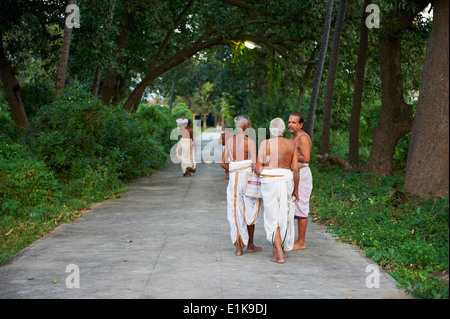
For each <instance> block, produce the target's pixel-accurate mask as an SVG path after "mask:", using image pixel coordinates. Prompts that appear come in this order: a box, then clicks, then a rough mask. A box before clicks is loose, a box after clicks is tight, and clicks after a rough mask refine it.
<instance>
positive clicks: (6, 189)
mask: <svg viewBox="0 0 450 319" xmlns="http://www.w3.org/2000/svg"><path fill="white" fill-rule="evenodd" d="M0 185H2V187H1V188H0V215H1V216H7V215H10V216H16V217H31V218H32V219H43V218H47V215H51V214H52V213H55V212H54V211H52V209H50V208H49V207H52V206H53V205H56V204H58V203H59V200H60V198H61V191H60V186H59V184H58V181H57V180H56V178H55V177H54V175H53V173H52V172H51V171H50V170H49V169H48V168H47V167H46V165H45V163H44V162H42V161H39V160H38V159H37V158H35V157H34V156H33V155H31V153H30V152H29V151H28V150H27V147H26V146H23V145H20V144H14V143H13V144H10V143H8V142H6V141H5V140H2V139H0Z"/></svg>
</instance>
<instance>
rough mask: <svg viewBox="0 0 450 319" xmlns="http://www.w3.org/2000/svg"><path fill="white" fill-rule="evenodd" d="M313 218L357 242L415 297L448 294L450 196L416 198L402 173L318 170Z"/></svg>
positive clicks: (440, 296)
mask: <svg viewBox="0 0 450 319" xmlns="http://www.w3.org/2000/svg"><path fill="white" fill-rule="evenodd" d="M313 175H314V184H315V190H314V192H313V195H314V198H313V200H312V202H311V204H312V215H311V216H312V218H313V220H314V221H317V222H320V223H324V224H326V225H327V226H329V229H330V230H331V231H333V232H334V233H335V234H337V235H338V236H339V238H340V240H341V241H343V242H347V243H352V244H356V245H358V246H359V247H360V248H361V249H362V250H363V251H364V252H365V253H366V255H367V257H369V258H371V259H373V260H374V261H375V262H377V263H378V264H379V265H380V266H381V267H383V268H384V269H385V270H386V271H387V272H388V273H389V274H390V275H391V276H392V277H394V278H395V279H396V280H397V281H398V282H399V283H400V284H401V286H402V287H404V288H405V289H406V290H407V292H409V293H411V294H412V295H413V296H415V297H416V298H437V299H439V298H448V296H449V295H448V280H447V281H444V280H439V276H440V275H442V274H443V273H448V268H449V228H448V226H449V200H448V198H446V199H436V200H433V199H427V200H424V199H417V198H415V197H412V196H410V195H408V194H406V193H404V192H402V190H401V189H400V188H399V187H400V185H402V184H403V180H402V178H400V177H396V176H393V177H390V178H378V177H375V176H371V175H365V174H345V175H343V174H342V171H341V170H340V169H331V170H325V169H322V168H318V169H316V171H315V172H313Z"/></svg>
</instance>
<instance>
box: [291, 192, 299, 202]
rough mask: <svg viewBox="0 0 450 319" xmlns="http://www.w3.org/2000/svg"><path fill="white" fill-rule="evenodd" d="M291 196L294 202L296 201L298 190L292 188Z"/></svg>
mask: <svg viewBox="0 0 450 319" xmlns="http://www.w3.org/2000/svg"><path fill="white" fill-rule="evenodd" d="M292 197H293V198H294V203H297V202H298V200H299V196H298V190H294V191H293V192H292Z"/></svg>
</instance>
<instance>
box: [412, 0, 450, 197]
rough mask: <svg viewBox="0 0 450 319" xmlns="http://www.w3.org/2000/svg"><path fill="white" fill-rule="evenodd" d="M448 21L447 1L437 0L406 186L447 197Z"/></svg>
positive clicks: (420, 192) (413, 191)
mask: <svg viewBox="0 0 450 319" xmlns="http://www.w3.org/2000/svg"><path fill="white" fill-rule="evenodd" d="M448 24H449V2H448V0H436V1H434V17H433V28H432V31H431V35H430V38H429V40H428V46H427V52H426V56H425V63H424V68H423V74H422V81H421V86H420V96H419V102H418V104H417V110H416V115H415V119H414V125H413V128H412V134H411V144H410V148H409V153H408V161H407V166H406V175H405V185H404V188H405V190H406V191H407V192H409V193H412V194H416V195H421V196H427V197H428V196H431V197H445V196H447V195H448V191H449V53H448V50H449V26H448Z"/></svg>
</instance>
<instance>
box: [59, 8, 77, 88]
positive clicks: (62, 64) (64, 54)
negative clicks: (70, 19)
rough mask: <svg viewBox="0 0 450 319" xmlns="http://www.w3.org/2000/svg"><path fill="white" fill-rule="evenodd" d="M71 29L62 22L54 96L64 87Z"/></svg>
mask: <svg viewBox="0 0 450 319" xmlns="http://www.w3.org/2000/svg"><path fill="white" fill-rule="evenodd" d="M68 3H69V5H71V4H75V5H76V4H77V0H69V1H68ZM72 29H73V27H71V26H69V25H67V23H66V24H64V35H63V43H62V47H61V57H60V59H59V68H58V73H57V79H56V96H58V95H59V93H60V92H61V91H62V90H63V89H64V83H65V82H66V73H67V62H68V61H69V51H70V43H71V42H72Z"/></svg>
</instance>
